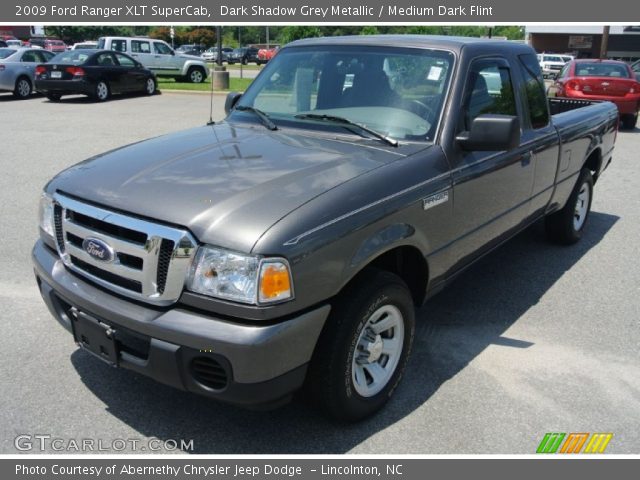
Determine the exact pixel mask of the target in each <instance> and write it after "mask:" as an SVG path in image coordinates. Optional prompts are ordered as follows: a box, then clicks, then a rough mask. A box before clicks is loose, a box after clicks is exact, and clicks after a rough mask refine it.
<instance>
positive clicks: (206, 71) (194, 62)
mask: <svg viewBox="0 0 640 480" xmlns="http://www.w3.org/2000/svg"><path fill="white" fill-rule="evenodd" d="M191 67H200V68H202V70H204V77H205V78H207V77H208V76H209V69H208V68H207V65H206V64H205V63H204V62H199V61H197V60H187V61H186V62H184V65H182V75H186V74H187V72H188V71H189V69H190V68H191Z"/></svg>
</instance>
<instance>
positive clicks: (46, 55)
mask: <svg viewBox="0 0 640 480" xmlns="http://www.w3.org/2000/svg"><path fill="white" fill-rule="evenodd" d="M36 55H37V57H38V61H39V62H40V63H46V62H48V61H49V60H51V59H52V58H53V57H55V55H54V54H53V53H51V52H47V51H46V50H39V51H38V52H36Z"/></svg>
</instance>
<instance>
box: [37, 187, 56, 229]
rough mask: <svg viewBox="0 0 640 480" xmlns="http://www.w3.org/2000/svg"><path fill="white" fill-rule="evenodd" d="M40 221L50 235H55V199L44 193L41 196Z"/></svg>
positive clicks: (42, 227) (41, 226) (41, 227)
mask: <svg viewBox="0 0 640 480" xmlns="http://www.w3.org/2000/svg"><path fill="white" fill-rule="evenodd" d="M38 222H39V225H40V229H41V230H42V231H43V232H45V233H46V234H47V235H49V236H50V237H52V238H53V237H55V227H54V222H53V199H52V198H51V197H50V196H49V195H47V194H46V193H43V194H42V196H41V197H40V208H39V211H38Z"/></svg>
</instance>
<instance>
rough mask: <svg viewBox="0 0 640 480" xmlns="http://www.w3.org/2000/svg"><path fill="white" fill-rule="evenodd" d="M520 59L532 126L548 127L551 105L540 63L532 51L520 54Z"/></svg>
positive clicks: (535, 127) (534, 127)
mask: <svg viewBox="0 0 640 480" xmlns="http://www.w3.org/2000/svg"><path fill="white" fill-rule="evenodd" d="M518 60H519V62H518V66H519V68H520V73H521V75H522V78H523V80H524V85H523V90H524V98H525V101H526V105H527V107H528V110H529V122H530V125H531V128H533V129H538V128H543V127H546V126H547V125H548V124H549V106H548V103H547V95H546V94H545V87H544V80H543V79H542V72H541V71H540V65H539V64H538V62H537V60H536V58H535V56H534V55H533V54H532V53H530V54H523V55H519V56H518Z"/></svg>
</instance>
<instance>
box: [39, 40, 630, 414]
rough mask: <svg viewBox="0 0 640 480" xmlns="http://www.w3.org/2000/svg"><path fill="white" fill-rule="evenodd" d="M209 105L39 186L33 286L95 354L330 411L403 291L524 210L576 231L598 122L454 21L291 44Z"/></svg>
mask: <svg viewBox="0 0 640 480" xmlns="http://www.w3.org/2000/svg"><path fill="white" fill-rule="evenodd" d="M225 109H226V111H227V117H226V119H225V120H224V121H222V122H219V123H216V124H213V122H210V123H209V124H207V125H203V126H202V127H199V128H195V129H191V130H186V131H182V132H178V133H175V134H171V135H165V136H161V137H158V138H154V139H150V140H147V141H144V142H139V143H136V144H133V145H129V146H126V147H122V148H118V149H116V150H112V151H110V152H107V153H105V154H103V155H99V156H97V157H94V158H91V159H88V160H86V161H84V162H82V163H79V164H77V165H75V166H73V167H71V168H69V169H67V170H65V171H63V172H62V173H60V174H59V175H57V176H56V177H55V178H54V179H53V180H51V181H50V182H49V183H48V184H47V185H46V187H45V189H44V193H43V195H42V198H41V202H40V214H39V215H40V216H39V222H40V223H39V226H40V239H39V240H38V241H37V243H36V245H35V247H34V249H33V254H32V256H33V263H34V265H35V274H36V278H37V282H38V285H39V288H40V292H41V294H42V297H43V298H44V301H45V303H46V304H47V306H48V307H49V309H50V310H51V313H52V314H53V315H54V317H55V318H56V319H57V320H58V322H60V323H61V324H62V325H63V326H64V327H65V328H66V329H68V330H69V332H71V333H72V335H73V338H74V340H75V342H76V343H77V345H79V346H80V347H82V348H83V349H85V350H86V351H87V352H89V353H91V354H93V355H94V356H95V357H97V358H100V359H102V360H104V361H105V362H108V363H109V364H111V365H113V366H118V367H124V368H127V369H131V370H133V371H135V372H138V373H141V374H143V375H147V376H149V377H151V378H153V379H155V380H157V381H159V382H162V383H165V384H167V385H171V386H173V387H176V388H179V389H184V390H188V391H190V392H196V393H199V394H202V395H205V396H208V397H211V398H216V399H220V400H223V401H227V402H231V403H235V404H239V405H245V406H254V407H256V406H271V407H273V406H276V405H280V404H282V403H283V402H284V401H286V400H288V399H289V398H291V396H292V393H293V392H295V391H296V390H299V389H301V388H302V387H305V391H306V392H307V393H308V398H309V399H310V400H311V401H314V402H317V404H318V405H319V406H320V407H321V408H322V409H323V410H324V411H325V412H326V413H328V414H329V415H330V416H333V417H336V418H338V419H343V420H357V419H361V418H363V417H365V416H367V415H370V414H372V413H373V412H375V411H377V410H378V409H380V408H381V407H382V406H383V405H384V404H385V402H386V401H387V400H388V399H389V398H390V397H391V395H392V394H393V393H394V391H395V390H396V387H397V386H398V384H399V383H400V379H401V377H402V374H403V371H404V370H405V367H406V365H407V359H408V357H409V354H410V351H411V346H412V342H413V338H414V331H415V319H414V317H415V314H414V309H415V307H416V306H420V305H422V304H423V302H425V301H426V300H427V299H428V298H429V297H430V296H431V295H433V294H435V293H436V292H438V291H439V290H440V289H441V288H442V287H443V286H444V285H445V284H446V283H447V282H449V281H450V280H451V279H453V278H454V277H455V276H456V275H457V274H458V273H460V272H461V271H463V270H464V268H465V267H467V266H468V265H470V264H471V263H472V262H474V261H475V260H476V259H478V258H479V257H480V256H482V255H484V254H486V253H488V252H490V251H491V250H492V249H494V248H495V247H496V246H498V245H500V244H501V243H502V242H504V241H505V240H507V239H508V238H510V237H512V236H513V235H514V234H516V233H517V232H519V231H521V230H522V229H524V228H526V227H527V226H529V225H531V224H532V223H533V222H535V221H536V220H538V219H541V218H544V219H545V222H546V226H547V230H548V233H549V236H550V238H551V239H552V240H554V241H556V242H561V243H564V244H571V243H574V242H576V241H578V240H579V239H580V237H581V236H582V235H583V232H584V230H585V227H586V225H587V223H588V216H589V210H590V206H591V199H592V197H593V189H594V185H595V184H596V182H597V180H598V178H599V177H600V175H601V174H602V172H603V170H604V169H605V168H606V167H607V165H608V164H609V163H610V162H611V158H612V151H613V148H614V141H615V138H616V132H617V126H618V113H617V110H616V107H615V106H614V105H613V104H611V103H606V102H605V103H592V102H587V101H579V100H578V101H576V100H570V99H561V98H559V99H553V100H551V101H548V100H547V98H546V96H545V88H544V84H543V80H542V74H541V72H540V67H539V65H538V62H537V60H536V55H535V52H534V51H533V50H532V49H531V48H530V47H528V46H526V45H522V44H517V43H510V42H504V41H492V40H480V39H469V38H455V37H429V36H404V35H403V36H360V37H342V38H319V39H310V40H302V41H297V42H293V43H291V44H289V45H287V46H286V47H284V48H282V50H280V52H279V53H278V55H277V56H276V57H275V58H274V59H273V60H272V61H270V62H269V63H268V64H267V66H266V67H265V68H264V70H263V71H262V72H261V73H260V74H259V76H258V77H257V78H256V79H255V81H254V82H253V83H252V84H251V86H250V87H249V88H248V89H247V91H246V92H245V93H244V94H242V95H241V94H238V93H231V94H229V96H228V97H227V99H226V103H225ZM460 301H462V302H464V299H461V300H460ZM425 368H428V367H425ZM126 394H127V393H126V392H123V395H126Z"/></svg>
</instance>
